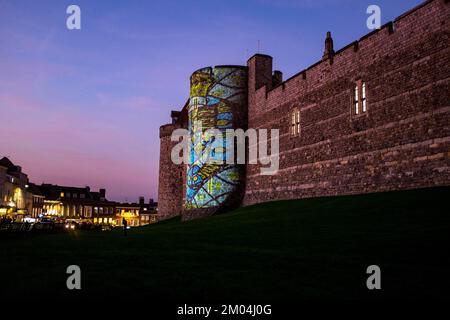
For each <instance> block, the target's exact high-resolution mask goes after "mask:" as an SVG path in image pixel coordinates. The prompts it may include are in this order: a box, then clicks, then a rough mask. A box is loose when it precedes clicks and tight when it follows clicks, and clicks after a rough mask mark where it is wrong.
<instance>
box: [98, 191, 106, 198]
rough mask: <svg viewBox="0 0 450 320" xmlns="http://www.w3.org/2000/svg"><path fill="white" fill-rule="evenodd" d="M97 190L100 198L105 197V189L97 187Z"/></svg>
mask: <svg viewBox="0 0 450 320" xmlns="http://www.w3.org/2000/svg"><path fill="white" fill-rule="evenodd" d="M98 192H99V193H100V198H101V199H105V197H106V189H99V190H98Z"/></svg>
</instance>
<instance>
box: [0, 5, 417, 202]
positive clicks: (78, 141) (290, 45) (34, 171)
mask: <svg viewBox="0 0 450 320" xmlns="http://www.w3.org/2000/svg"><path fill="white" fill-rule="evenodd" d="M420 2H421V1H419V0H402V1H390V0H380V1H377V0H370V1H366V0H304V1H301V0H273V1H270V0H227V1H223V0H222V1H215V0H209V1H203V0H190V1H181V0H180V1H171V0H165V1H159V0H154V1H125V0H123V1H95V2H94V1H84V0H83V1H81V0H80V1H78V0H72V1H63V0H60V1H57V0H54V1H45V0H40V1H23V0H14V1H9V0H0V121H1V122H0V123H1V124H0V157H2V156H9V157H10V159H11V160H12V161H13V162H15V163H16V164H19V165H21V166H22V167H23V170H24V171H25V172H26V173H27V174H28V175H29V178H30V180H31V181H32V182H35V183H42V182H46V183H54V184H61V185H70V186H85V185H90V186H91V188H95V189H96V188H99V187H105V188H106V189H107V197H108V198H109V199H111V200H118V201H124V200H128V201H136V200H137V197H138V196H140V195H143V196H145V197H146V198H148V197H152V198H155V199H156V198H157V193H158V192H157V190H158V162H159V136H158V129H159V126H160V125H162V124H164V123H167V122H169V121H170V117H169V113H170V110H176V109H180V108H181V107H182V105H183V104H184V102H185V101H186V99H187V98H188V94H189V76H190V74H191V72H192V71H194V70H196V69H198V68H200V67H204V66H209V65H219V64H246V61H247V59H248V58H249V57H250V56H251V55H253V54H254V53H256V52H257V49H258V40H259V41H260V52H261V53H265V54H269V55H271V56H273V57H274V68H275V69H278V70H281V71H283V73H284V78H285V79H286V78H288V77H290V76H291V75H293V74H295V73H297V72H298V71H300V70H301V69H304V68H305V67H308V66H309V65H311V64H313V63H314V62H316V61H317V60H319V59H320V57H321V56H322V53H323V43H324V39H325V34H326V32H327V31H331V32H332V35H333V39H334V45H335V49H339V48H341V47H342V46H344V45H346V44H348V43H350V42H351V41H354V40H356V39H358V38H359V37H361V36H363V35H364V34H366V33H368V32H369V31H370V30H368V29H367V27H366V19H367V17H368V15H367V14H366V8H367V6H368V5H370V4H377V5H379V6H380V7H381V14H382V23H385V22H387V21H389V20H392V19H393V18H395V17H396V16H398V15H400V14H401V13H403V12H404V11H407V10H408V9H410V8H412V7H414V6H415V5H417V4H419V3H420ZM70 4H77V5H79V6H80V8H81V27H82V28H81V30H68V29H67V28H66V18H67V16H68V15H67V14H66V8H67V6H68V5H70Z"/></svg>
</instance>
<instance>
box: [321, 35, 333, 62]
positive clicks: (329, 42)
mask: <svg viewBox="0 0 450 320" xmlns="http://www.w3.org/2000/svg"><path fill="white" fill-rule="evenodd" d="M333 56H334V48H333V38H332V37H331V32H330V31H328V32H327V37H326V39H325V51H324V53H323V57H322V60H327V59H332V58H333Z"/></svg>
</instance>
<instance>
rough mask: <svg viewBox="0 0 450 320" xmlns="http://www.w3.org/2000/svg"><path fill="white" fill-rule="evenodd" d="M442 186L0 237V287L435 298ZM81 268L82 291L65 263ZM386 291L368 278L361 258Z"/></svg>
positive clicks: (447, 229) (50, 291) (12, 290)
mask: <svg viewBox="0 0 450 320" xmlns="http://www.w3.org/2000/svg"><path fill="white" fill-rule="evenodd" d="M449 198H450V188H434V189H424V190H414V191H404V192H395V193H381V194H371V195H362V196H346V197H329V198H316V199H307V200H297V201H281V202H272V203H266V204H261V205H256V206H251V207H247V208H241V209H239V210H236V211H234V212H232V213H230V214H226V215H221V216H214V217H210V218H206V219H202V220H196V221H190V222H186V223H181V222H179V221H178V220H172V221H168V222H164V223H159V224H156V225H153V226H147V227H142V228H137V229H133V230H131V231H130V234H129V236H128V237H126V238H125V237H123V236H122V234H121V232H120V231H119V230H117V231H113V232H81V233H75V234H56V235H41V236H34V237H28V238H24V239H0V240H1V241H2V244H1V246H2V248H1V250H0V274H1V277H2V281H1V282H2V283H1V286H0V290H1V291H0V292H1V293H0V295H2V296H9V297H10V298H12V297H25V298H26V297H53V298H64V299H65V298H67V297H68V296H70V297H77V296H80V297H83V298H86V297H89V298H92V299H98V298H107V297H110V296H111V297H122V298H134V297H143V295H145V296H151V297H159V298H168V299H177V300H179V301H185V300H196V301H199V300H202V299H204V300H217V299H236V300H239V301H243V300H259V301H265V300H269V301H270V300H271V299H297V298H308V297H310V298H311V297H312V298H315V297H320V298H333V297H339V298H364V297H373V296H375V297H381V298H386V297H394V296H396V297H403V298H407V297H422V296H429V297H436V296H437V297H443V295H445V294H446V295H447V297H448V295H449V293H448V286H449V280H448V270H449V266H450V258H449V248H448V245H449V239H450V215H449V210H448V203H449ZM70 264H77V265H79V266H80V267H81V269H82V279H83V280H82V286H83V289H82V290H81V291H80V292H74V291H68V290H67V289H66V288H65V281H66V274H65V268H66V267H67V266H68V265H70ZM371 264H377V265H379V266H380V267H381V269H382V290H381V291H378V292H374V291H370V292H369V291H368V290H367V289H366V287H365V281H366V278H367V275H366V273H365V271H366V268H367V266H368V265H371Z"/></svg>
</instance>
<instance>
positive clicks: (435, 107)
mask: <svg viewBox="0 0 450 320" xmlns="http://www.w3.org/2000/svg"><path fill="white" fill-rule="evenodd" d="M449 38H450V6H449V3H447V2H446V1H444V0H435V1H428V2H426V3H424V4H423V5H422V6H421V7H419V8H417V9H415V10H414V11H412V12H409V13H406V14H405V15H403V16H401V17H399V18H397V19H396V20H395V21H394V22H393V23H389V24H387V25H385V26H384V27H383V28H382V29H381V30H378V31H375V32H373V33H372V34H369V35H367V36H365V37H363V38H361V39H360V40H359V41H357V42H354V43H352V44H350V45H349V46H347V47H345V48H343V49H342V50H340V51H338V52H336V54H335V55H334V56H333V57H332V59H324V60H323V61H320V62H318V63H317V64H315V65H313V66H311V67H310V68H308V69H307V70H304V71H302V72H300V73H299V74H297V75H296V76H294V77H292V78H291V79H289V80H287V81H285V82H284V83H282V84H281V85H280V86H278V87H276V88H272V82H271V78H270V76H271V74H272V58H271V57H269V56H264V55H255V56H254V57H252V58H251V59H250V60H249V62H248V67H249V123H248V126H249V127H250V128H267V129H271V128H277V129H279V130H280V170H279V172H278V174H276V175H273V176H261V175H260V174H259V166H255V165H247V184H246V192H245V198H244V205H249V204H254V203H259V202H265V201H270V200H279V199H297V198H303V197H314V196H324V195H342V194H356V193H366V192H378V191H385V190H397V189H407V188H418V187H429V186H435V185H449V184H450V125H449V124H450V68H449V65H450V46H449ZM358 80H362V81H364V82H365V83H366V88H367V112H366V113H364V114H362V115H358V116H355V115H354V114H353V113H352V110H353V109H352V107H353V103H352V96H353V90H354V87H355V83H357V81H358ZM294 108H298V110H299V111H300V133H299V134H298V135H295V136H292V135H291V133H290V131H289V129H290V124H291V122H290V121H291V112H292V111H293V110H294Z"/></svg>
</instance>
